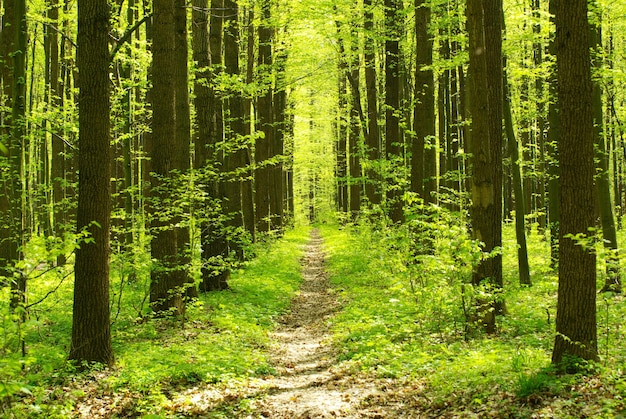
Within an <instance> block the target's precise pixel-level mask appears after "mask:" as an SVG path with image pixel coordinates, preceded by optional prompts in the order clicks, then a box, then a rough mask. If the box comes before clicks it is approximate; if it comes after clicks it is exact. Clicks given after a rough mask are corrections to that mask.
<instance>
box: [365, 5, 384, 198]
mask: <svg viewBox="0 0 626 419" xmlns="http://www.w3.org/2000/svg"><path fill="white" fill-rule="evenodd" d="M373 8H374V6H373V5H372V0H363V18H364V19H363V30H364V31H365V39H366V41H365V46H364V61H365V89H366V97H367V138H366V140H365V148H366V157H367V160H368V164H367V169H366V171H365V177H366V183H365V194H366V195H367V199H368V200H369V202H370V203H371V204H373V205H377V204H380V201H381V193H380V172H379V170H377V169H376V164H377V162H378V160H379V159H380V149H381V144H380V129H379V126H378V89H377V88H376V86H377V83H378V81H377V77H376V41H375V39H376V36H375V33H374V10H373Z"/></svg>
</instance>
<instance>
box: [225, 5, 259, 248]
mask: <svg viewBox="0 0 626 419" xmlns="http://www.w3.org/2000/svg"><path fill="white" fill-rule="evenodd" d="M224 9H225V10H226V21H225V25H224V70H225V71H226V73H227V74H228V75H230V76H231V77H233V79H234V78H237V77H238V76H239V72H240V71H239V38H240V36H239V7H238V4H237V2H236V1H235V0H224ZM224 101H225V103H224V109H225V111H226V112H227V118H226V126H227V138H228V147H227V148H226V155H225V158H224V169H225V172H226V179H224V187H223V188H224V192H225V193H224V196H225V197H226V198H227V200H226V204H225V209H226V212H227V214H228V225H229V226H230V227H231V228H233V229H238V228H243V227H244V218H243V216H244V214H243V197H244V196H246V194H245V193H244V189H246V188H251V186H252V185H251V183H250V182H248V181H247V180H246V179H245V177H244V176H243V173H244V172H245V171H246V170H247V167H248V166H249V165H250V163H251V162H250V155H249V151H250V150H249V146H248V141H249V138H248V137H246V136H245V127H244V124H245V123H246V121H245V117H244V115H245V110H244V100H243V93H242V90H241V86H239V85H238V84H236V83H235V84H234V86H233V88H232V89H231V90H230V91H229V93H228V95H227V97H226V98H225V100H224ZM250 193H251V192H250ZM239 234H240V233H239ZM230 236H233V237H232V238H231V239H230V240H229V246H228V247H229V249H230V250H232V251H234V252H235V254H236V255H237V256H238V257H239V258H240V259H241V258H243V247H242V246H241V245H240V243H238V241H240V238H239V239H238V238H237V237H236V236H235V235H234V234H231V235H230Z"/></svg>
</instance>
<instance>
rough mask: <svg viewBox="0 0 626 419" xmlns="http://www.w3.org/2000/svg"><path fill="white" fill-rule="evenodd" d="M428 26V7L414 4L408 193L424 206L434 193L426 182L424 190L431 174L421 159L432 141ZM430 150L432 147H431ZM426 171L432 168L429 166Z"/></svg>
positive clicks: (421, 1) (420, 2)
mask: <svg viewBox="0 0 626 419" xmlns="http://www.w3.org/2000/svg"><path fill="white" fill-rule="evenodd" d="M429 25H430V7H429V6H428V5H427V4H426V2H425V1H424V0H416V1H415V37H416V43H417V47H416V57H415V109H414V117H413V130H414V131H415V138H414V140H413V146H412V152H413V153H412V154H413V160H412V161H411V190H412V191H413V192H416V193H417V194H418V195H419V196H420V197H422V198H424V200H425V201H426V202H431V199H432V196H431V193H432V192H434V189H433V188H432V182H430V180H426V181H427V183H428V185H429V187H428V188H426V190H424V186H425V185H424V182H425V176H426V175H428V176H429V177H431V175H432V173H426V172H425V170H424V168H425V166H426V165H425V160H424V158H425V156H426V155H428V156H429V157H432V155H431V153H425V150H424V147H425V145H426V144H430V143H433V142H434V141H435V80H434V78H433V71H432V69H430V68H429V66H431V65H432V63H433V40H432V38H431V36H430V35H429V34H428V26H429ZM431 145H432V146H433V147H434V144H431ZM428 166H429V167H431V166H433V164H432V163H431V164H430V165H428Z"/></svg>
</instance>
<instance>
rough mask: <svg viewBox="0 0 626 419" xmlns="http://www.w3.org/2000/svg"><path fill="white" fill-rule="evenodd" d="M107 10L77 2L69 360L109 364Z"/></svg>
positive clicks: (96, 1)
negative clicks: (79, 236)
mask: <svg viewBox="0 0 626 419" xmlns="http://www.w3.org/2000/svg"><path fill="white" fill-rule="evenodd" d="M108 48H109V5H108V1H107V0H80V1H79V2H78V49H77V64H78V68H79V70H80V72H81V77H80V81H79V89H80V93H79V95H80V100H79V102H80V108H79V116H78V123H79V134H78V135H79V147H80V150H79V157H78V165H79V166H78V168H79V183H78V211H77V229H78V232H79V233H83V232H84V233H86V234H87V236H86V237H85V239H84V240H83V242H82V243H81V244H80V247H79V248H78V249H77V250H76V263H75V267H74V277H75V280H74V315H73V321H72V345H71V348H70V354H69V358H70V359H72V360H75V361H86V362H99V363H103V364H105V365H110V364H112V363H113V360H114V358H113V349H112V346H111V326H110V309H109V229H110V217H111V184H110V179H111V166H110V163H109V162H110V156H111V151H110V145H109V143H110V138H109V131H110V121H109V108H110V105H109V49H108Z"/></svg>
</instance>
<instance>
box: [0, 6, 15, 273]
mask: <svg viewBox="0 0 626 419" xmlns="http://www.w3.org/2000/svg"><path fill="white" fill-rule="evenodd" d="M14 4H15V2H13V1H10V2H4V13H3V16H2V37H0V41H1V42H2V44H1V46H2V61H3V62H4V65H3V66H2V94H3V98H2V99H3V105H5V106H6V107H9V108H10V107H11V103H12V99H13V70H12V69H13V63H12V59H11V56H12V54H13V53H14V52H15V32H16V31H15V29H16V26H15V24H14V22H15V7H14ZM7 116H8V113H4V112H2V114H1V115H0V118H2V120H1V121H2V134H3V135H5V136H6V137H7V138H10V134H11V132H10V127H11V118H10V117H7ZM5 145H7V146H8V147H7V148H8V149H9V154H8V155H5V154H3V153H0V170H1V171H2V172H1V174H2V176H1V177H0V188H1V189H0V276H1V277H6V278H11V277H12V275H13V273H12V269H11V265H12V263H13V261H15V260H17V249H18V243H17V241H16V240H15V237H14V230H13V227H12V225H13V218H14V216H13V211H12V207H13V204H12V203H11V200H12V191H13V189H14V187H13V180H14V177H15V176H14V173H16V172H15V170H16V167H14V163H15V157H14V154H15V153H12V152H11V149H12V148H14V147H11V144H5Z"/></svg>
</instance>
